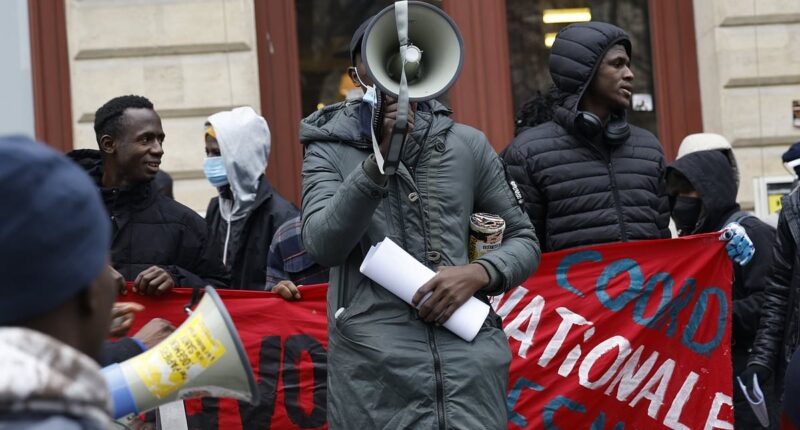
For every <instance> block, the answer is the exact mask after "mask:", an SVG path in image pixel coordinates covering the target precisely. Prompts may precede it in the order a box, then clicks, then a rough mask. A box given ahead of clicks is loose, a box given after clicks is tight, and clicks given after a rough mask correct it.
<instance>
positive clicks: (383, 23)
mask: <svg viewBox="0 0 800 430" xmlns="http://www.w3.org/2000/svg"><path fill="white" fill-rule="evenodd" d="M361 61H362V62H363V64H364V68H365V69H366V71H367V75H368V76H369V77H370V79H371V80H372V82H373V83H374V84H375V86H376V87H377V90H378V92H380V93H384V94H389V95H391V96H392V97H394V98H396V99H397V100H398V109H397V120H396V122H395V127H394V129H393V130H392V138H391V143H390V145H389V152H388V154H387V157H386V161H385V163H383V166H382V169H383V170H384V173H385V174H387V175H392V174H394V173H395V171H396V169H397V166H398V163H399V161H398V160H399V158H400V153H401V152H402V146H403V142H404V140H405V131H406V128H407V124H406V120H407V115H408V102H413V101H424V100H430V99H434V98H436V97H438V96H440V95H442V94H443V93H444V92H445V91H447V90H448V89H449V88H450V87H451V86H452V85H453V84H454V83H455V81H456V79H457V78H458V75H459V74H460V73H461V68H462V66H463V64H464V41H463V39H462V38H461V33H460V32H459V31H458V27H457V26H456V24H455V22H453V20H452V19H451V18H450V17H449V16H447V14H445V13H444V12H443V11H442V10H441V9H439V8H437V7H435V6H431V5H429V4H427V3H423V2H420V1H398V2H395V4H393V5H391V6H389V7H387V8H385V9H383V10H382V11H380V12H378V14H377V15H375V16H374V17H373V18H372V20H371V21H370V23H369V24H368V25H367V29H366V30H365V31H364V38H363V39H362V42H361ZM378 100H379V101H380V97H378ZM372 120H373V129H375V128H379V127H380V125H381V124H382V122H383V112H382V106H381V104H380V103H379V104H378V106H377V108H376V112H374V114H373V118H372ZM375 134H376V135H380V133H375ZM373 145H374V147H373V149H374V150H376V154H375V156H376V158H378V159H379V160H380V162H379V166H380V165H381V163H382V162H383V159H382V157H381V156H380V154H379V153H378V152H377V141H376V140H375V139H373Z"/></svg>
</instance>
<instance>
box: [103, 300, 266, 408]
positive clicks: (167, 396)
mask: <svg viewBox="0 0 800 430" xmlns="http://www.w3.org/2000/svg"><path fill="white" fill-rule="evenodd" d="M102 373H103V377H104V378H105V380H106V383H107V384H108V387H109V390H110V391H111V398H112V401H113V404H114V419H118V418H122V417H125V416H128V415H130V414H135V413H139V412H144V411H148V410H150V409H153V408H156V407H159V406H161V405H163V404H166V403H169V402H171V401H174V400H183V399H189V398H195V397H230V398H234V399H237V400H243V401H246V402H250V403H251V404H254V403H256V402H257V401H258V390H257V389H256V381H255V378H254V376H253V369H252V367H251V366H250V361H249V360H248V359H247V354H246V353H245V350H244V347H243V346H242V341H241V339H239V334H238V333H237V332H236V327H234V325H233V322H232V321H231V317H230V315H229V314H228V311H227V310H226V309H225V305H223V304H222V300H221V299H220V298H219V295H218V294H217V292H216V291H214V288H212V287H206V288H205V294H204V296H203V299H202V300H201V301H200V303H199V304H198V305H197V308H196V309H195V310H194V312H192V313H191V315H190V316H189V318H187V319H186V321H184V323H183V324H181V326H180V327H178V329H177V330H175V332H174V333H172V334H171V335H170V336H169V337H168V338H166V339H164V340H163V341H162V342H161V343H159V344H158V345H156V346H155V347H153V348H152V349H150V350H148V351H145V352H144V353H142V354H139V355H137V356H136V357H133V358H131V359H129V360H127V361H125V362H123V363H119V364H112V365H110V366H107V367H105V368H103V370H102Z"/></svg>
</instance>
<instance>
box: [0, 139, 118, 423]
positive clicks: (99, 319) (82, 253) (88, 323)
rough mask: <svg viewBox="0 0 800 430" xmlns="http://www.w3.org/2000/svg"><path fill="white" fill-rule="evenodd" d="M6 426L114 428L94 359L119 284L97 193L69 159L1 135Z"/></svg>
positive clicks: (0, 374) (1, 400)
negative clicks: (113, 266) (113, 272)
mask: <svg viewBox="0 0 800 430" xmlns="http://www.w3.org/2000/svg"><path fill="white" fill-rule="evenodd" d="M0 195H2V196H3V208H4V209H3V213H2V217H1V218H2V220H3V222H2V223H0V261H2V262H3V263H2V264H0V295H2V297H3V299H2V300H0V428H14V429H16V428H20V429H22V428H41V429H63V430H73V429H92V430H95V429H96V430H101V429H107V428H109V426H110V424H111V421H110V417H109V414H110V403H109V397H108V391H107V389H106V383H105V381H104V379H103V378H102V376H101V375H100V368H99V367H98V365H97V363H96V362H95V360H96V359H97V358H98V356H99V354H100V348H101V344H102V342H103V339H104V338H105V337H106V336H107V335H108V332H109V326H110V323H111V321H110V320H111V306H112V304H113V302H114V299H115V297H116V294H117V289H116V286H115V283H114V279H113V277H112V274H111V270H110V268H109V266H108V249H109V245H110V243H111V236H110V234H111V226H110V225H109V221H108V218H107V216H106V213H105V210H104V209H103V203H102V202H101V200H100V196H99V195H98V193H97V189H96V188H95V186H94V185H93V184H92V182H91V180H90V179H89V178H88V177H87V176H86V174H85V173H84V172H82V171H81V169H80V168H79V167H78V166H76V165H75V164H74V163H73V162H71V161H70V160H68V159H67V158H66V157H64V156H62V155H60V154H58V153H56V152H55V151H53V150H51V149H49V148H47V147H45V146H44V145H41V144H39V143H36V142H33V141H31V140H29V139H25V138H21V137H16V138H13V137H12V138H4V139H0Z"/></svg>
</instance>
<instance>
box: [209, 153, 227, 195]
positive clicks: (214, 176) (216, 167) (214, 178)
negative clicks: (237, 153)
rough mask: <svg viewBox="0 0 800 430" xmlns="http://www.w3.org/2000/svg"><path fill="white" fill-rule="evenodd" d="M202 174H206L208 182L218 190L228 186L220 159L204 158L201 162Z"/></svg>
mask: <svg viewBox="0 0 800 430" xmlns="http://www.w3.org/2000/svg"><path fill="white" fill-rule="evenodd" d="M203 173H205V174H206V178H208V182H211V185H213V186H215V187H217V188H219V187H222V186H224V185H228V172H226V171H225V163H224V162H223V160H222V157H221V156H219V157H206V159H205V160H204V161H203Z"/></svg>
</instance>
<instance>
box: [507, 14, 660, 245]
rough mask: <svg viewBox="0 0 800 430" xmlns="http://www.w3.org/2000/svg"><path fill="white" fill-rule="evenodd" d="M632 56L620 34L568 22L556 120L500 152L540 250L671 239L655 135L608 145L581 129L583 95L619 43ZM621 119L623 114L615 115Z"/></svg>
mask: <svg viewBox="0 0 800 430" xmlns="http://www.w3.org/2000/svg"><path fill="white" fill-rule="evenodd" d="M617 44H620V45H622V46H624V47H625V49H626V50H627V51H628V54H629V55H630V52H631V45H630V39H629V37H628V35H627V33H625V32H624V31H623V30H621V29H619V28H617V27H615V26H613V25H611V24H606V23H602V22H588V23H582V24H573V25H569V26H567V27H566V28H564V29H563V30H561V32H560V33H559V34H558V36H557V37H556V41H555V43H554V44H553V48H552V51H551V54H550V74H551V76H552V78H553V81H554V82H555V83H556V86H557V87H558V89H559V90H560V92H561V97H560V98H559V101H558V102H557V103H556V105H555V106H554V109H553V120H552V121H550V122H547V123H544V124H542V125H539V126H537V127H534V128H531V129H527V130H525V131H523V132H522V133H520V134H519V135H518V136H517V137H516V138H514V140H513V141H512V142H511V144H510V145H509V147H508V148H506V150H505V151H504V152H503V159H504V160H505V162H506V163H507V164H508V170H509V173H510V174H511V176H512V178H513V179H514V180H515V181H516V182H517V184H518V185H519V187H520V191H521V192H522V194H523V197H524V200H525V209H526V211H527V213H528V216H529V217H530V219H531V222H532V223H533V226H534V227H535V229H536V233H537V234H538V235H539V242H540V243H541V246H542V250H543V251H557V250H561V249H567V248H575V247H578V246H585V245H597V244H602V243H612V242H625V241H630V240H644V239H659V238H668V237H670V232H669V204H668V201H667V197H666V188H665V182H664V170H665V167H666V164H665V160H664V153H663V150H662V148H661V145H660V144H659V143H658V140H657V139H656V138H655V136H653V135H652V134H651V133H650V132H648V131H646V130H644V129H641V128H638V127H635V126H633V125H630V126H629V127H630V135H629V136H628V137H627V138H625V139H623V140H620V141H614V142H611V141H608V140H607V139H606V138H605V137H604V136H603V133H600V136H598V137H597V138H594V139H592V138H590V137H587V136H586V135H584V134H583V133H582V132H581V131H580V130H579V129H578V127H576V121H575V120H576V118H577V116H578V114H579V110H578V106H579V104H580V100H581V98H582V97H583V96H584V94H585V93H586V91H587V90H588V88H589V84H590V83H591V81H592V79H593V78H594V75H595V73H596V71H597V68H598V67H599V64H600V62H601V60H602V59H603V57H604V56H605V54H606V52H607V51H608V50H609V49H610V48H611V47H613V46H614V45H617ZM613 115H614V117H616V118H617V119H618V120H620V121H624V118H625V113H624V112H615V113H613Z"/></svg>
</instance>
